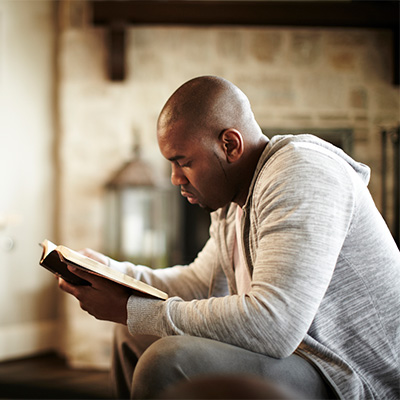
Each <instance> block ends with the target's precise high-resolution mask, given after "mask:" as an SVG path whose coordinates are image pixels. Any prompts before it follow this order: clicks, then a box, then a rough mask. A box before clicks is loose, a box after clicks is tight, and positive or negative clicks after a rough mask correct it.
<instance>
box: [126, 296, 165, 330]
mask: <svg viewBox="0 0 400 400" xmlns="http://www.w3.org/2000/svg"><path fill="white" fill-rule="evenodd" d="M164 304H165V301H163V300H158V299H149V298H145V297H140V296H135V295H132V296H130V297H129V299H128V303H127V313H128V320H127V325H128V329H129V332H130V333H131V335H137V334H144V335H155V336H163V335H164V334H165V333H164V332H163V329H162V326H163V324H162V312H163V307H164Z"/></svg>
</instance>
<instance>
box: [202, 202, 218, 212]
mask: <svg viewBox="0 0 400 400" xmlns="http://www.w3.org/2000/svg"><path fill="white" fill-rule="evenodd" d="M198 204H199V206H200V208H202V209H203V210H205V211H207V212H208V213H210V214H211V213H212V212H214V211H215V210H214V209H213V208H211V207H208V206H206V205H204V204H200V203H198Z"/></svg>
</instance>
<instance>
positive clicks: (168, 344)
mask: <svg viewBox="0 0 400 400" xmlns="http://www.w3.org/2000/svg"><path fill="white" fill-rule="evenodd" d="M190 343H191V341H190V339H189V338H186V337H185V336H168V337H164V338H161V339H159V340H158V341H156V342H155V343H153V344H152V345H151V346H150V347H149V348H148V349H147V350H146V351H145V352H144V353H143V355H142V356H141V357H140V359H139V361H138V363H137V365H136V368H135V372H134V374H133V382H132V395H133V398H154V397H156V395H157V394H158V393H160V392H161V391H163V390H165V388H166V387H168V386H169V385H171V384H173V383H175V382H177V381H181V380H182V379H186V378H187V377H186V374H185V372H184V371H185V368H184V367H183V366H184V365H185V364H186V363H187V362H188V361H189V360H190V359H191V355H190V354H191V348H193V346H191V344H190Z"/></svg>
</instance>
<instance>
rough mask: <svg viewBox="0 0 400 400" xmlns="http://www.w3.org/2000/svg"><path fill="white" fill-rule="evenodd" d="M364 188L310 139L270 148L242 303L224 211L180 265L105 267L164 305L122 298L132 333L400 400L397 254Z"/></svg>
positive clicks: (337, 153) (348, 394) (357, 174)
mask: <svg viewBox="0 0 400 400" xmlns="http://www.w3.org/2000/svg"><path fill="white" fill-rule="evenodd" d="M368 181H369V168H368V167H366V166H365V165H363V164H360V163H357V162H355V161H354V160H353V159H351V158H350V157H349V156H347V155H346V154H345V153H344V152H342V151H341V150H339V149H337V148H336V147H334V146H332V145H330V144H329V143H326V142H324V141H322V140H320V139H317V138H315V137H314V136H311V135H299V136H290V135H289V136H278V137H274V138H272V140H271V141H270V142H269V144H268V145H267V147H266V149H265V151H264V152H263V154H262V156H261V157H260V160H259V163H258V166H257V169H256V171H255V174H254V178H253V182H252V184H251V188H250V191H249V195H248V199H247V202H246V204H245V206H244V207H243V217H242V221H241V223H242V232H243V237H242V240H243V243H242V244H243V248H244V251H245V258H246V262H247V267H248V269H249V271H250V274H251V276H252V285H251V290H250V292H248V293H246V294H244V295H238V294H237V290H236V282H235V275H234V271H233V246H234V242H235V222H234V221H235V210H236V207H237V205H235V204H229V205H228V206H226V207H224V208H223V209H220V210H217V211H216V212H214V213H212V224H211V228H210V239H209V240H208V242H207V244H206V245H205V247H204V249H203V250H202V251H201V252H200V253H199V255H198V257H197V258H196V260H195V261H194V262H193V263H192V264H190V265H189V266H175V267H172V268H166V269H163V270H154V271H153V270H150V269H148V268H146V267H143V266H133V265H131V264H128V263H125V264H119V265H117V263H116V262H114V261H113V260H111V261H110V265H111V266H114V267H116V268H118V269H123V270H124V271H125V272H127V273H129V274H131V275H133V276H134V277H136V278H138V279H142V280H144V281H145V282H148V283H150V284H153V285H154V286H156V287H158V288H160V289H161V290H164V291H166V292H168V293H169V294H170V296H171V297H170V298H169V299H168V300H167V301H158V300H152V299H142V298H136V297H134V296H132V297H131V298H130V299H129V301H128V328H129V330H130V332H131V333H132V334H136V333H144V334H153V335H159V336H167V335H184V334H186V335H193V336H201V337H206V338H211V339H215V340H219V341H222V342H226V343H230V344H233V345H236V346H240V347H243V348H246V349H249V350H251V351H254V352H258V353H262V354H266V355H269V356H272V357H276V358H283V357H287V356H289V355H290V354H293V353H296V354H298V355H300V356H302V357H304V358H306V359H307V360H308V361H309V362H311V363H312V364H313V365H314V366H316V367H317V368H318V369H319V370H320V371H321V372H322V373H323V374H324V375H325V376H326V378H327V379H328V380H329V381H330V383H331V384H332V386H333V387H334V389H335V390H336V392H337V394H338V395H339V396H340V398H343V399H379V400H381V399H397V398H399V397H400V396H399V379H400V374H399V353H400V313H399V310H400V254H399V251H398V249H397V247H396V244H395V243H394V240H393V238H392V236H391V234H390V232H389V230H388V228H387V226H386V224H385V223H384V221H383V219H382V217H381V215H380V214H379V212H378V210H377V209H376V207H375V204H374V202H373V200H372V198H371V196H370V194H369V191H368V189H367V184H368ZM193 299H195V300H194V301H189V300H193Z"/></svg>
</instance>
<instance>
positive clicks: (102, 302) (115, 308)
mask: <svg viewBox="0 0 400 400" xmlns="http://www.w3.org/2000/svg"><path fill="white" fill-rule="evenodd" d="M68 269H69V270H70V271H71V272H72V273H73V274H75V275H77V276H80V277H81V278H83V279H86V280H87V281H89V282H90V284H91V286H77V285H72V284H70V283H68V282H66V281H64V279H62V278H59V279H58V286H59V287H60V288H61V289H62V290H64V291H65V292H67V293H69V294H72V295H73V296H74V297H76V298H77V299H78V301H79V303H80V306H81V308H82V310H85V311H87V312H88V313H89V314H91V315H93V316H94V317H95V318H97V319H100V320H106V321H112V322H117V323H120V324H124V325H126V321H127V311H126V303H127V301H128V298H129V296H130V295H131V291H130V290H129V289H128V288H126V287H124V286H121V285H118V284H116V283H114V282H111V281H109V280H108V279H105V278H101V277H99V276H97V275H93V274H90V273H88V272H84V271H82V270H80V269H78V268H75V267H72V266H68Z"/></svg>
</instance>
